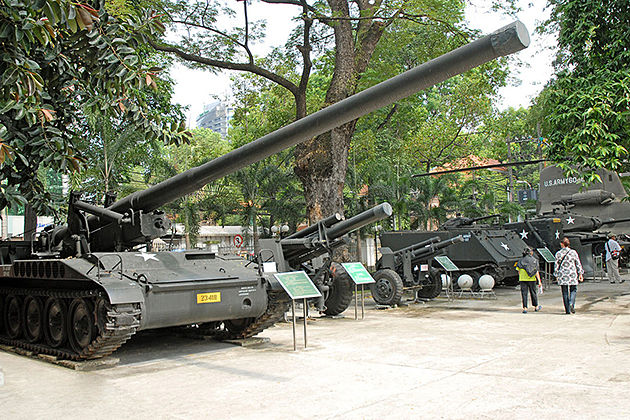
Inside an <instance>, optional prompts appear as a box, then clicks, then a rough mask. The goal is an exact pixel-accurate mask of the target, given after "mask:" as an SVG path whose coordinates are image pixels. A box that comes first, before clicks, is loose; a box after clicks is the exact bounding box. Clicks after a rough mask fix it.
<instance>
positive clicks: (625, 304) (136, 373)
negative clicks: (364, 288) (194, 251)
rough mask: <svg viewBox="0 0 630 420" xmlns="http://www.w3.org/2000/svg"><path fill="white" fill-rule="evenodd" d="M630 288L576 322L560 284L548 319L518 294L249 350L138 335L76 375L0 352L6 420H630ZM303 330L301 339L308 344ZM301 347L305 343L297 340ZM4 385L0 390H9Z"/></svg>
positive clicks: (391, 313)
mask: <svg viewBox="0 0 630 420" xmlns="http://www.w3.org/2000/svg"><path fill="white" fill-rule="evenodd" d="M629 283H630V282H626V283H624V284H621V285H619V284H617V285H610V284H608V283H587V284H584V285H582V286H580V288H579V292H578V301H577V306H576V310H577V313H576V314H575V315H564V314H563V309H562V302H561V297H560V291H559V288H558V287H557V286H551V287H550V289H549V290H547V291H546V292H545V293H544V294H543V295H542V298H541V303H542V305H543V310H542V312H539V313H534V312H530V313H528V314H522V313H521V311H520V292H519V291H516V290H514V289H513V288H506V289H500V290H498V291H497V295H498V298H497V300H456V301H454V302H448V301H447V300H443V299H438V300H436V301H434V302H430V303H428V304H424V305H422V304H412V305H409V306H407V307H401V308H396V309H389V310H376V309H374V308H373V306H372V304H371V300H370V301H368V306H367V312H366V319H365V320H363V321H355V320H354V318H353V308H352V307H351V308H350V309H349V310H348V311H347V312H346V314H345V315H346V318H344V319H317V320H314V321H312V322H311V323H310V325H309V328H308V333H309V348H308V349H306V350H304V349H302V348H300V347H298V351H297V352H293V351H292V350H293V345H292V338H291V325H290V324H287V323H283V324H279V325H277V326H276V327H274V328H271V329H268V330H266V331H265V332H263V333H262V334H261V336H264V337H269V338H270V342H269V343H267V344H264V345H262V346H258V347H238V346H233V345H230V344H226V343H219V342H216V341H212V340H209V341H204V340H193V339H188V338H182V337H174V336H173V335H171V334H166V333H163V332H157V333H146V334H138V335H137V336H136V337H134V338H133V339H132V340H131V341H130V342H129V343H127V344H126V345H125V346H123V348H121V349H120V350H118V352H117V353H116V354H115V355H116V357H118V358H120V363H119V364H118V365H117V366H115V367H111V368H107V369H104V370H98V371H92V372H77V371H73V370H70V369H67V368H63V367H59V366H55V365H51V364H48V363H45V362H43V361H38V360H33V359H29V358H26V357H23V356H18V355H15V354H11V353H6V352H2V351H0V370H1V371H2V374H3V377H4V385H0V413H2V417H3V418H43V417H46V418H59V417H63V418H86V417H91V418H108V419H110V418H113V417H125V418H126V417H134V418H152V419H162V418H210V417H212V418H219V419H221V418H237V419H241V418H242V419H249V418H257V419H258V418H265V419H266V418H269V419H285V418H287V419H288V418H292V419H301V418H304V419H306V418H317V419H339V418H341V419H382V418H414V417H415V418H448V419H451V418H454V419H460V418H461V419H463V418H467V419H468V418H487V419H503V418H505V419H507V418H509V419H514V418H534V419H551V418H553V419H562V418H574V419H575V418H577V419H580V418H584V419H586V418H610V419H615V418H619V419H621V418H630V398H628V394H629V393H630V284H629ZM300 339H301V330H298V340H300ZM299 344H301V341H299ZM1 383H2V381H0V384H1Z"/></svg>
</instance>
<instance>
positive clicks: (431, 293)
mask: <svg viewBox="0 0 630 420" xmlns="http://www.w3.org/2000/svg"><path fill="white" fill-rule="evenodd" d="M429 281H430V283H429V284H423V285H422V289H419V290H418V298H420V299H435V298H436V297H438V296H439V295H440V293H441V292H442V277H441V276H440V273H437V274H436V275H434V276H431V277H429Z"/></svg>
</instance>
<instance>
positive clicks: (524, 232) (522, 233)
mask: <svg viewBox="0 0 630 420" xmlns="http://www.w3.org/2000/svg"><path fill="white" fill-rule="evenodd" d="M519 235H521V239H527V235H529V232H526V231H525V229H523V231H522V232H519Z"/></svg>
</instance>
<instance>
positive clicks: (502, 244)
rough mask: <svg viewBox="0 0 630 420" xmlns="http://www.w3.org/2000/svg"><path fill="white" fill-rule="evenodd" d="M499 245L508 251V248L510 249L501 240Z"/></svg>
mask: <svg viewBox="0 0 630 420" xmlns="http://www.w3.org/2000/svg"><path fill="white" fill-rule="evenodd" d="M501 247H502V248H503V249H505V250H506V251H509V250H510V247H509V246H507V244H504V243H503V242H501Z"/></svg>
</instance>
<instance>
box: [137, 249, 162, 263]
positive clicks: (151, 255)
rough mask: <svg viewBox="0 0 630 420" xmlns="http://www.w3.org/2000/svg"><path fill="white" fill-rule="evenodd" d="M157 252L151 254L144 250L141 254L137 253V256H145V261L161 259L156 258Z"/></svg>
mask: <svg viewBox="0 0 630 420" xmlns="http://www.w3.org/2000/svg"><path fill="white" fill-rule="evenodd" d="M156 255H157V254H149V253H148V252H144V251H140V253H139V254H136V255H135V256H136V257H142V258H144V260H145V261H149V260H154V261H160V260H158V259H157V258H156Z"/></svg>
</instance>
